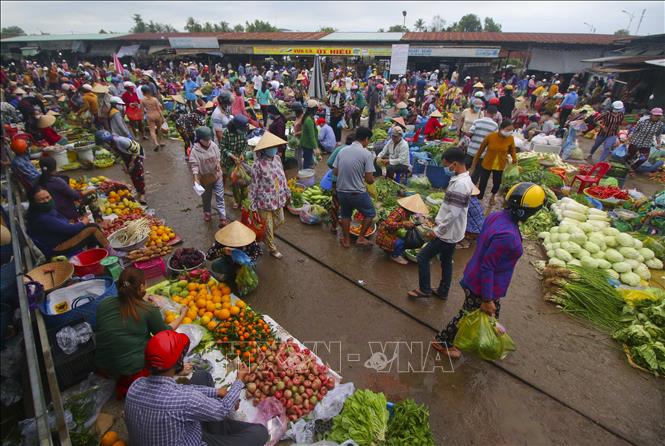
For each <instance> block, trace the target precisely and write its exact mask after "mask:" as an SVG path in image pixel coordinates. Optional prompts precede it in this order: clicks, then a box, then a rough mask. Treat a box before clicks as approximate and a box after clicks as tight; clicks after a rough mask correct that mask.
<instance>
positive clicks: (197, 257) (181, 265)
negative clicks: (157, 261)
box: [169, 248, 205, 269]
mask: <svg viewBox="0 0 665 446" xmlns="http://www.w3.org/2000/svg"><path fill="white" fill-rule="evenodd" d="M204 261H205V254H203V253H202V252H201V251H199V250H198V249H196V248H180V249H176V250H175V252H174V253H173V256H171V259H170V260H169V266H170V267H171V268H172V269H191V268H196V267H198V266H200V265H201V264H202V263H203V262H204Z"/></svg>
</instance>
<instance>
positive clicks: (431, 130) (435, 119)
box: [423, 110, 443, 139]
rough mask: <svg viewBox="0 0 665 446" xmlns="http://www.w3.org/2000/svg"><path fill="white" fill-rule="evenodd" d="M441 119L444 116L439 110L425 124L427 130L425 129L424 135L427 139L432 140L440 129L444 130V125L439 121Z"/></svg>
mask: <svg viewBox="0 0 665 446" xmlns="http://www.w3.org/2000/svg"><path fill="white" fill-rule="evenodd" d="M441 118H443V115H442V114H441V112H440V111H439V110H435V111H434V112H432V114H430V115H429V119H428V120H427V122H426V123H425V128H424V129H423V135H425V138H428V139H429V138H431V137H432V136H434V135H435V134H436V132H437V131H438V130H439V129H441V128H443V124H441V121H439V119H441Z"/></svg>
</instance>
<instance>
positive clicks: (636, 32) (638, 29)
mask: <svg viewBox="0 0 665 446" xmlns="http://www.w3.org/2000/svg"><path fill="white" fill-rule="evenodd" d="M645 12H647V10H646V9H643V10H642V15H641V16H640V21H639V22H638V24H637V29H636V30H635V35H637V34H639V32H640V26H642V20H643V19H644V13H645Z"/></svg>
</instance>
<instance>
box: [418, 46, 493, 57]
mask: <svg viewBox="0 0 665 446" xmlns="http://www.w3.org/2000/svg"><path fill="white" fill-rule="evenodd" d="M500 50H501V48H474V47H445V48H436V47H411V48H409V56H410V57H487V58H495V57H499V51H500Z"/></svg>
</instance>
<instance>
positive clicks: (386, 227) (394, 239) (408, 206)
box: [376, 194, 429, 265]
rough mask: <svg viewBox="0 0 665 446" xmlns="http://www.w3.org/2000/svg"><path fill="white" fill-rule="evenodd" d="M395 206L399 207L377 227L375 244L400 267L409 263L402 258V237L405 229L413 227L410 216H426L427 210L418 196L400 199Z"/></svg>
mask: <svg viewBox="0 0 665 446" xmlns="http://www.w3.org/2000/svg"><path fill="white" fill-rule="evenodd" d="M397 204H399V206H398V207H396V208H395V209H394V210H393V211H392V212H391V213H390V215H388V218H386V219H385V220H384V221H382V222H381V224H380V225H379V229H378V231H377V234H376V244H377V246H378V247H379V248H381V249H383V250H384V251H386V252H387V253H388V254H390V260H392V261H394V262H397V263H399V264H400V265H406V264H407V263H409V262H407V260H406V259H405V258H404V257H403V254H404V237H405V235H406V230H407V229H411V228H413V227H415V223H414V222H412V221H411V215H413V214H420V215H427V214H429V208H428V207H427V205H426V204H425V203H424V202H423V199H422V198H420V195H418V194H416V195H411V196H410V197H404V198H400V199H399V200H397ZM402 232H404V234H402Z"/></svg>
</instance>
